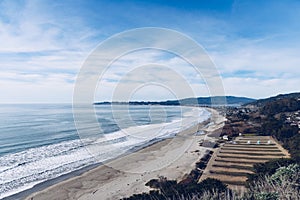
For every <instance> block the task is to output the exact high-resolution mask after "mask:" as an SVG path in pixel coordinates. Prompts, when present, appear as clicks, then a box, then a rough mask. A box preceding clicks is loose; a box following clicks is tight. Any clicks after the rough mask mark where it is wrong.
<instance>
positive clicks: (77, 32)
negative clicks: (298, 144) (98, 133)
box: [0, 0, 300, 103]
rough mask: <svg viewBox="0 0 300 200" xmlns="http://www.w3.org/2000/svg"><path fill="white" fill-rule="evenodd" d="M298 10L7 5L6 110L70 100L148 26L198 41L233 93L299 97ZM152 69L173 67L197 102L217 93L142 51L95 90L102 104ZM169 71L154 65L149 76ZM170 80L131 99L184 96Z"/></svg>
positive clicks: (236, 5)
mask: <svg viewBox="0 0 300 200" xmlns="http://www.w3.org/2000/svg"><path fill="white" fill-rule="evenodd" d="M299 11H300V1H297V0H295V1H293V0H286V1H280V0H269V1H256V0H242V1H239V0H222V1H217V0H197V1H176V0H175V1H159V0H154V1H126V0H125V1H117V0H110V1H106V0H101V1H96V0H95V1H92V0H88V1H84V0H81V1H79V0H72V1H68V0H66V1H59V0H51V1H50V0H49V1H47V0H41V1H40V0H33V1H31V0H28V1H25V0H15V1H10V0H0V94H1V98H0V103H70V102H72V99H73V91H74V85H75V83H76V78H77V75H78V73H79V71H80V70H81V68H82V66H83V64H84V63H85V61H86V60H87V59H88V58H89V55H90V54H91V53H92V52H93V51H94V50H95V49H96V48H97V47H98V46H99V44H101V42H103V41H105V40H106V39H108V38H110V37H112V36H113V35H115V34H118V33H120V32H123V31H127V30H130V29H135V28H143V27H161V28H167V29H172V30H175V31H178V32H180V33H182V34H185V35H187V36H188V37H190V38H192V39H193V40H194V41H196V42H197V43H198V44H199V45H200V46H202V47H203V48H204V50H205V52H206V53H207V54H208V56H209V57H210V58H211V60H212V62H213V63H214V65H215V67H216V69H217V70H218V72H219V74H220V76H221V79H222V83H223V88H224V94H225V95H233V96H246V97H251V98H266V97H269V96H274V95H277V94H280V93H290V92H299V85H300V79H299V75H300V66H299V64H300V56H299V52H300V37H299V36H300V23H299V21H298V19H300V12H299ZM120 45H121V44H120ZM149 63H152V64H154V65H155V64H160V65H164V66H169V67H170V68H172V69H173V70H174V71H176V73H178V74H179V75H180V76H182V77H184V79H185V80H186V81H187V83H188V84H189V85H190V86H191V88H192V89H193V91H194V93H195V95H196V96H209V95H210V91H209V89H208V88H207V85H205V80H203V77H201V75H198V74H196V75H195V73H194V74H193V70H191V69H192V67H191V66H190V65H189V63H187V62H185V61H183V60H182V59H181V58H179V57H178V56H175V55H171V54H170V53H168V52H163V51H159V50H154V49H148V50H147V49H146V50H145V49H144V50H141V51H137V52H132V53H131V54H128V55H124V56H122V57H121V58H118V59H117V60H116V62H114V63H113V64H112V65H111V67H110V68H109V70H107V72H106V74H104V75H103V79H102V80H101V81H99V83H98V85H97V90H96V91H95V101H102V100H110V99H112V96H113V95H114V91H115V90H114V89H115V87H116V86H117V85H118V83H119V81H120V80H121V79H122V78H124V76H126V74H128V73H129V72H131V71H132V70H133V69H136V68H137V67H138V66H141V65H145V64H149ZM161 70H163V69H161ZM163 73H164V72H163V71H160V69H159V68H157V67H152V68H151V69H150V68H149V70H148V71H147V76H145V77H157V76H156V74H163ZM164 77H166V78H165V80H162V82H161V83H162V84H161V85H157V84H156V85H155V84H154V85H152V86H149V85H144V87H140V88H138V89H136V90H135V91H134V92H132V96H131V100H165V99H172V98H173V99H174V98H175V97H177V98H183V97H185V96H184V95H183V96H180V95H179V96H176V94H174V93H172V91H171V90H168V88H167V87H163V84H164V83H167V82H168V81H169V82H172V81H174V79H172V77H171V78H170V77H169V76H168V75H167V74H166V76H164ZM160 78H161V77H160ZM161 79H163V78H161ZM147 80H148V79H147ZM149 81H151V78H150V79H149ZM128 82H130V81H128ZM129 84H130V83H129Z"/></svg>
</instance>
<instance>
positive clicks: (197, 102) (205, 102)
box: [95, 96, 255, 106]
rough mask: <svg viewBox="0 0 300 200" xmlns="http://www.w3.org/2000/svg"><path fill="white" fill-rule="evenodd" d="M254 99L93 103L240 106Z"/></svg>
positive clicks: (215, 98)
mask: <svg viewBox="0 0 300 200" xmlns="http://www.w3.org/2000/svg"><path fill="white" fill-rule="evenodd" d="M254 101H255V99H251V98H246V97H234V96H225V97H224V96H214V97H197V98H185V99H181V100H168V101H130V102H129V103H128V102H96V103H95V105H109V104H119V105H122V104H129V105H183V106H186V105H191V106H220V105H221V106H223V105H224V104H225V105H230V106H240V105H242V104H246V103H251V102H254Z"/></svg>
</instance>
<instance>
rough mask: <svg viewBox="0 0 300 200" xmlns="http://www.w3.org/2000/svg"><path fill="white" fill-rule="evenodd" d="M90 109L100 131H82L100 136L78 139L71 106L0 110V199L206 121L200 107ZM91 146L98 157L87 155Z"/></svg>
mask: <svg viewBox="0 0 300 200" xmlns="http://www.w3.org/2000/svg"><path fill="white" fill-rule="evenodd" d="M94 108H95V117H96V118H97V121H98V122H99V123H98V126H94V125H91V124H89V122H86V123H85V124H84V127H81V128H82V129H84V131H85V132H89V130H92V129H93V132H95V129H97V128H98V129H99V131H98V133H99V135H96V136H95V135H94V136H93V137H91V138H86V137H85V138H82V137H80V134H78V131H77V129H76V126H75V122H74V117H73V112H72V105H68V104H55V105H54V104H17V105H8V104H5V105H0V198H3V197H7V196H10V195H13V194H15V193H18V192H21V191H24V190H26V189H29V188H31V187H33V186H34V185H36V184H38V183H41V182H45V181H48V180H51V179H54V178H56V177H59V176H62V175H64V174H67V173H70V172H73V171H75V170H79V169H82V168H84V167H87V166H90V165H93V164H95V163H99V162H105V161H106V160H111V159H113V158H115V157H117V156H120V155H122V154H123V153H125V152H128V151H130V150H132V149H135V148H136V147H139V146H146V145H147V144H150V143H153V142H154V141H155V140H161V139H164V138H168V137H173V136H174V135H175V134H176V133H178V132H179V131H182V130H184V129H186V128H188V127H191V126H193V125H195V124H196V123H199V122H201V121H204V120H206V119H208V118H209V116H210V113H209V112H208V111H207V110H205V109H203V108H192V107H180V106H148V105H147V106H141V105H132V106H124V105H123V106H122V105H118V106H113V108H112V107H111V106H110V105H95V106H94ZM116 113H117V114H116ZM122 113H123V114H122ZM125 116H127V117H125ZM128 116H129V117H128ZM99 127H100V128H99ZM79 133H80V131H79ZM93 146H97V148H98V149H99V148H100V151H99V152H101V153H99V154H97V155H95V154H93V153H91V151H89V148H90V147H93Z"/></svg>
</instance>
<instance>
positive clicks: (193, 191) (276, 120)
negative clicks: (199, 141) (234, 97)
mask: <svg viewBox="0 0 300 200" xmlns="http://www.w3.org/2000/svg"><path fill="white" fill-rule="evenodd" d="M219 111H220V112H221V113H222V112H223V114H224V115H225V114H226V117H227V119H228V120H227V121H226V124H225V127H224V129H223V131H222V135H228V137H229V138H235V137H237V136H238V135H239V134H240V133H241V134H243V135H244V136H245V137H251V136H257V137H272V138H273V139H274V140H275V141H277V142H278V143H280V144H281V145H282V146H283V147H284V148H285V149H287V150H288V152H289V154H290V158H287V157H284V154H282V151H281V150H280V149H278V148H277V147H276V146H275V145H260V146H259V147H258V146H255V145H247V148H246V147H245V145H243V144H228V145H225V147H226V148H225V149H222V151H221V154H223V155H222V156H219V157H217V158H216V159H215V161H216V162H217V163H216V164H214V165H213V166H212V167H214V168H220V167H224V166H227V167H228V166H229V168H234V169H237V170H241V172H239V173H237V172H231V171H227V172H226V171H223V172H222V171H221V172H220V171H213V170H210V172H212V174H216V175H217V176H216V177H218V175H221V176H223V175H225V176H226V175H230V176H234V175H235V176H241V175H243V176H244V177H246V180H247V182H246V183H244V182H241V181H240V182H237V181H236V182H235V184H237V185H239V183H240V184H241V185H244V186H246V188H247V190H246V192H243V193H240V192H236V191H234V190H231V189H229V188H228V187H227V184H230V181H227V182H221V181H220V180H217V179H213V178H207V179H204V180H202V181H201V182H199V183H197V181H190V182H187V183H185V184H182V183H177V181H175V180H167V179H166V178H163V179H159V180H151V181H150V182H148V186H150V187H151V188H153V189H155V190H152V191H150V193H143V194H135V195H133V196H131V197H129V198H125V199H126V200H134V199H145V200H146V199H195V200H200V199H215V200H217V199H224V200H226V199H237V200H277V199H278V200H281V199H295V200H296V199H300V184H299V183H300V178H299V177H300V132H299V128H300V116H299V113H300V93H294V94H288V95H279V96H277V97H272V98H269V99H263V100H258V101H255V102H251V103H248V104H245V105H243V106H241V107H230V108H226V110H224V108H219ZM222 135H221V136H222ZM248 140H249V139H248ZM244 142H245V141H244ZM256 152H259V154H260V156H263V157H265V159H264V161H263V162H255V160H256V159H257V153H256ZM228 153H230V154H228ZM237 154H240V155H241V154H242V155H244V156H246V157H247V160H244V159H242V157H241V158H239V160H237V161H236V162H235V161H234V160H228V159H236V155H237ZM233 155H235V156H233ZM270 155H271V156H270ZM266 156H269V157H266ZM276 156H278V157H284V158H279V159H276V158H275V157H276ZM226 163H227V164H226ZM198 165H199V167H201V168H203V167H206V165H207V163H206V162H203V163H201V162H199V163H198ZM243 171H245V172H243Z"/></svg>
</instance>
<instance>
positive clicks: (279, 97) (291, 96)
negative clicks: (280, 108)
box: [244, 92, 300, 107]
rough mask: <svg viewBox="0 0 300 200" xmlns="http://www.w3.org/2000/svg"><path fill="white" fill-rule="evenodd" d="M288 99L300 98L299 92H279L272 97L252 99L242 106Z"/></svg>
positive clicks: (262, 104) (261, 104)
mask: <svg viewBox="0 0 300 200" xmlns="http://www.w3.org/2000/svg"><path fill="white" fill-rule="evenodd" d="M288 99H297V100H298V99H300V93H299V92H298V93H290V94H280V95H277V96H274V97H269V98H266V99H259V100H256V101H252V102H249V103H245V104H244V106H251V105H252V106H257V107H263V106H266V105H267V104H271V103H275V102H276V103H279V102H281V101H286V100H288Z"/></svg>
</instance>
